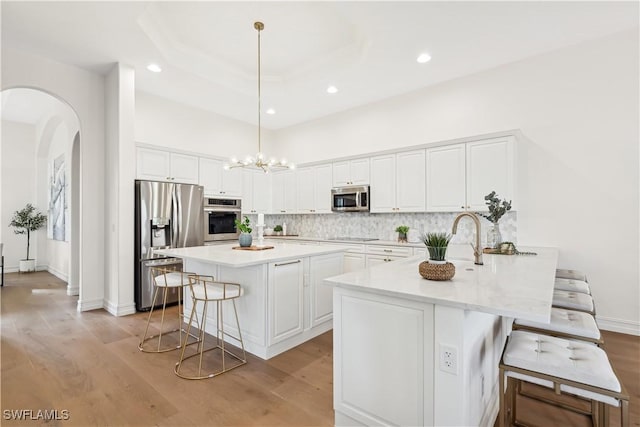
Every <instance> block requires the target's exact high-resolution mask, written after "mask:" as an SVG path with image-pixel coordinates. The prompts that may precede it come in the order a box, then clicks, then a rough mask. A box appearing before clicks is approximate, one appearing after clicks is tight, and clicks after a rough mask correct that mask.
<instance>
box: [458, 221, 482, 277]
mask: <svg viewBox="0 0 640 427" xmlns="http://www.w3.org/2000/svg"><path fill="white" fill-rule="evenodd" d="M464 216H468V217H469V218H471V219H472V220H473V222H474V223H475V224H476V244H475V246H474V245H473V244H472V245H471V247H472V248H473V256H474V257H475V261H474V264H476V265H483V262H482V245H481V244H480V228H481V226H480V219H479V218H478V215H476V214H474V213H471V212H462V213H461V214H460V215H458V216H457V217H456V219H455V220H454V221H453V228H452V229H451V233H452V234H456V232H457V231H458V222H460V218H462V217H464Z"/></svg>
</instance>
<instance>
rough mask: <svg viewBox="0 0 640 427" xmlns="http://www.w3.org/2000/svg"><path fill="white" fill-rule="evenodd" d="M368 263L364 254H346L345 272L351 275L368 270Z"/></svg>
mask: <svg viewBox="0 0 640 427" xmlns="http://www.w3.org/2000/svg"><path fill="white" fill-rule="evenodd" d="M366 266H367V261H366V258H365V255H364V254H352V253H349V252H347V253H345V254H344V272H345V273H351V272H352V271H357V270H362V269H363V268H366Z"/></svg>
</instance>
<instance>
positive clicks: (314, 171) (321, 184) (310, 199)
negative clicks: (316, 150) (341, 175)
mask: <svg viewBox="0 0 640 427" xmlns="http://www.w3.org/2000/svg"><path fill="white" fill-rule="evenodd" d="M296 176H297V184H298V185H297V193H298V197H297V203H298V209H297V210H298V212H299V213H331V187H332V186H333V181H332V176H333V173H332V165H331V164H327V165H320V166H313V167H308V168H300V169H298V171H297V173H296Z"/></svg>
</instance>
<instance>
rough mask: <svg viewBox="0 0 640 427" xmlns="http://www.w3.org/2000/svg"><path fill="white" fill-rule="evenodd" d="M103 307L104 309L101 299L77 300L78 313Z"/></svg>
mask: <svg viewBox="0 0 640 427" xmlns="http://www.w3.org/2000/svg"><path fill="white" fill-rule="evenodd" d="M103 307H104V301H103V300H102V299H94V300H90V301H82V300H80V299H79V298H78V311H90V310H97V309H99V308H103Z"/></svg>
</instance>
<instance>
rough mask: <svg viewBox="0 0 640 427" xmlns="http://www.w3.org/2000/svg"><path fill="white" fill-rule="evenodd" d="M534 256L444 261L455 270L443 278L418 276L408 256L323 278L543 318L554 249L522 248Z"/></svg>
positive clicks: (433, 300) (550, 291)
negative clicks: (476, 263)
mask: <svg viewBox="0 0 640 427" xmlns="http://www.w3.org/2000/svg"><path fill="white" fill-rule="evenodd" d="M520 249H521V250H522V251H529V252H536V253H537V255H489V254H484V255H483V259H484V265H475V264H474V263H473V260H471V259H450V260H449V261H450V262H452V263H453V264H454V265H455V267H456V274H455V276H454V277H453V279H451V280H449V281H442V282H438V281H431V280H426V279H423V278H422V276H420V274H419V273H418V266H419V264H420V262H422V261H423V260H424V257H423V256H414V257H411V258H406V259H402V260H397V261H394V262H390V263H386V264H383V265H378V266H374V267H370V268H366V269H364V270H359V271H354V272H351V273H346V274H342V275H339V276H334V277H330V278H328V279H325V282H326V283H329V284H332V285H334V286H338V287H342V288H347V289H354V290H358V291H363V292H369V293H373V294H378V295H386V296H392V297H398V298H405V299H411V300H416V301H422V302H426V303H432V304H440V305H446V306H451V307H457V308H462V309H465V310H472V311H478V312H485V313H491V314H496V315H500V316H507V317H518V318H522V319H527V320H532V321H537V322H549V319H550V315H551V302H552V299H553V286H554V280H555V279H554V278H555V269H556V264H557V261H558V250H557V249H556V248H542V247H526V248H520Z"/></svg>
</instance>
